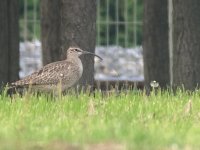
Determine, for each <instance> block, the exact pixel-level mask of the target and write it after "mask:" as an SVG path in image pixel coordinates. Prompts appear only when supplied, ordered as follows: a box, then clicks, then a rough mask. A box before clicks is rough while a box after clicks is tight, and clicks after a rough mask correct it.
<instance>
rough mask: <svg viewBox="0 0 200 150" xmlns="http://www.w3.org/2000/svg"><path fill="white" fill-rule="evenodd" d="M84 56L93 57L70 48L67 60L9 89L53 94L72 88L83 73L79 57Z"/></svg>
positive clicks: (43, 69) (15, 83)
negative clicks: (29, 89)
mask: <svg viewBox="0 0 200 150" xmlns="http://www.w3.org/2000/svg"><path fill="white" fill-rule="evenodd" d="M84 54H91V55H94V56H96V57H98V58H100V59H101V60H102V58H101V57H100V56H98V55H95V54H94V53H90V52H88V51H83V50H82V49H80V48H78V47H70V48H69V49H68V50H67V58H66V59H65V60H63V61H57V62H53V63H50V64H47V65H46V66H44V67H43V68H41V69H40V70H38V71H36V72H34V73H32V74H31V75H29V76H27V77H25V78H23V79H21V80H18V81H16V82H13V83H11V86H10V87H11V88H14V89H21V88H22V89H26V88H29V87H31V90H33V91H39V92H54V91H55V90H58V86H59V85H60V86H61V91H62V92H63V91H65V90H66V89H68V88H70V87H72V86H73V85H74V84H76V83H77V82H78V80H79V79H80V78H81V76H82V73H83V65H82V62H81V60H80V58H79V57H80V56H81V55H84Z"/></svg>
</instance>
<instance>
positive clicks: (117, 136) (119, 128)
mask: <svg viewBox="0 0 200 150" xmlns="http://www.w3.org/2000/svg"><path fill="white" fill-rule="evenodd" d="M155 93H157V94H155ZM199 99H200V92H199V91H195V92H193V93H189V92H186V91H183V90H179V91H177V93H176V94H172V93H171V92H170V91H159V90H158V91H156V92H155V91H153V92H152V93H151V94H150V96H146V95H145V94H144V93H143V92H142V91H125V92H122V93H120V94H117V95H116V94H115V93H109V95H108V96H104V97H102V93H100V92H96V93H95V98H94V97H93V96H89V95H88V94H83V93H81V95H79V96H78V98H77V96H75V95H73V94H68V95H66V96H63V97H61V96H60V97H59V98H55V99H54V100H52V99H51V98H50V97H48V96H45V95H41V96H34V95H32V94H26V95H25V96H24V97H20V96H17V95H15V96H14V97H13V98H12V99H11V98H10V97H8V96H6V95H5V94H4V93H3V94H1V95H0V118H1V121H0V143H1V144H0V149H18V148H19V149H26V148H25V147H29V146H31V147H32V149H34V148H36V147H40V149H42V148H43V149H45V148H46V147H48V145H51V144H54V143H55V142H56V143H57V142H58V143H60V144H61V145H62V144H64V143H65V144H66V143H68V144H70V145H73V144H76V145H77V146H80V147H84V145H93V144H95V143H114V144H119V145H125V147H126V149H174V147H175V148H176V149H185V148H187V149H193V148H198V147H199V146H200V144H199V140H200V136H199V134H196V133H198V132H200V128H199V120H200V115H199V113H200V112H199V110H200V101H199ZM46 149H48V148H46Z"/></svg>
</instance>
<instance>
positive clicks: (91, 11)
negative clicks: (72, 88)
mask: <svg viewBox="0 0 200 150" xmlns="http://www.w3.org/2000/svg"><path fill="white" fill-rule="evenodd" d="M41 28H42V45H43V46H42V49H43V63H44V64H47V63H49V62H52V61H57V60H61V59H65V57H66V50H67V49H68V48H69V47H70V46H79V47H80V48H81V49H83V50H87V51H90V52H94V50H95V42H96V39H95V37H96V1H94V0H74V1H72V0H56V1H48V0H42V1H41ZM82 60H83V70H84V71H83V75H82V78H81V79H80V81H79V84H80V85H86V84H89V85H93V78H94V58H93V57H90V56H84V57H83V59H82Z"/></svg>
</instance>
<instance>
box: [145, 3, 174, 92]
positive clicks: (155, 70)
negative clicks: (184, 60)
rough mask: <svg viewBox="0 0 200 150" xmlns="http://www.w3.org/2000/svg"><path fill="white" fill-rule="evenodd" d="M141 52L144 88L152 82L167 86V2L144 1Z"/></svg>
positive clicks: (168, 81) (168, 75) (168, 77)
mask: <svg viewBox="0 0 200 150" xmlns="http://www.w3.org/2000/svg"><path fill="white" fill-rule="evenodd" d="M143 50H144V51H143V52H144V55H143V57H144V77H145V86H146V88H148V89H149V87H150V86H149V85H150V82H151V81H153V80H155V81H157V82H159V84H160V86H161V87H166V86H168V85H169V84H170V74H169V48H168V0H144V20H143Z"/></svg>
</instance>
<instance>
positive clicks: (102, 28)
mask: <svg viewBox="0 0 200 150" xmlns="http://www.w3.org/2000/svg"><path fill="white" fill-rule="evenodd" d="M39 3H40V1H39V0H35V1H34V0H28V1H27V19H28V22H27V26H28V28H27V39H28V40H32V39H35V38H37V39H40V6H39ZM34 5H35V8H34ZM108 5H109V16H108V17H109V18H107V16H106V14H107V10H106V6H107V1H105V0H100V7H99V8H100V17H97V23H100V24H99V32H100V41H97V44H98V45H106V44H107V39H106V36H107V25H108V27H109V33H108V34H109V45H115V44H116V41H117V39H116V38H117V37H116V33H117V28H118V30H119V38H118V41H119V45H121V46H124V47H125V46H133V41H134V36H133V35H134V26H136V29H137V30H136V31H137V33H136V35H137V41H136V43H137V45H141V43H142V14H143V0H138V1H137V15H136V19H135V20H136V21H137V22H136V23H135V24H133V22H134V15H135V14H134V1H133V0H127V12H126V14H127V18H126V15H125V7H126V6H125V2H124V1H121V0H120V1H119V11H118V12H117V11H116V7H115V6H116V1H115V0H110V1H109V4H108ZM24 10H25V8H24V0H20V39H21V40H24V28H25V20H24V13H25V12H24ZM35 11H36V14H35V16H36V22H34V13H35ZM116 13H118V14H119V15H118V16H119V18H118V19H119V20H118V21H119V22H129V23H128V24H127V25H126V24H125V23H119V24H117V17H116ZM107 19H108V20H109V22H110V23H107ZM131 22H132V23H131ZM125 28H127V29H125ZM125 30H127V33H128V35H127V41H125V39H126V38H125Z"/></svg>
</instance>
